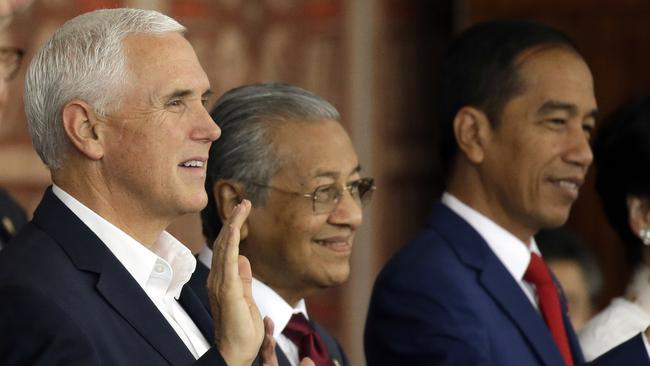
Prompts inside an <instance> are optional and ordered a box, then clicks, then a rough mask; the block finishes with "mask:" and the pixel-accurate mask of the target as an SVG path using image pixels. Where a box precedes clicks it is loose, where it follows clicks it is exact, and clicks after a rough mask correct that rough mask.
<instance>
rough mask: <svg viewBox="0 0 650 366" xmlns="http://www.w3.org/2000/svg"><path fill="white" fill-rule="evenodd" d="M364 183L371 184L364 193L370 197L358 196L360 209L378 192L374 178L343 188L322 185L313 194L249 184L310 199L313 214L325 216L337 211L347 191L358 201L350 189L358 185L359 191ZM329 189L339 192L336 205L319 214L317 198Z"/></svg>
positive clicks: (349, 184)
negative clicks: (333, 188) (321, 191)
mask: <svg viewBox="0 0 650 366" xmlns="http://www.w3.org/2000/svg"><path fill="white" fill-rule="evenodd" d="M363 181H366V182H368V183H369V185H368V190H367V191H366V193H364V196H366V195H368V194H370V196H367V197H368V198H366V199H365V200H364V198H363V197H362V196H361V195H359V196H358V197H359V198H358V202H359V204H360V207H363V206H364V205H366V204H368V203H369V202H370V200H371V199H372V193H373V192H374V191H375V190H377V186H376V185H375V179H374V178H372V177H363V178H359V179H357V180H355V181H353V182H350V183H348V184H346V185H344V186H343V187H342V188H341V185H340V184H337V183H332V184H325V185H321V186H318V187H316V188H314V191H313V192H311V193H303V192H295V191H289V190H286V189H282V188H278V187H274V186H271V185H268V184H262V183H257V182H249V183H251V184H253V185H255V186H257V187H260V188H268V189H272V190H275V191H278V192H281V193H286V194H291V195H295V196H299V197H304V198H310V199H311V201H312V212H313V213H314V214H324V213H331V212H333V211H334V210H335V209H336V207H337V206H338V205H339V203H340V202H341V197H343V192H345V191H347V192H348V193H350V196H351V197H352V198H353V199H354V200H355V201H356V200H357V198H355V197H354V196H352V193H351V192H350V189H352V185H353V184H356V186H357V191H358V187H359V184H360V183H361V182H363ZM329 187H336V188H337V191H338V192H337V194H336V195H335V198H334V199H332V202H333V203H334V205H333V206H332V208H331V209H329V210H326V211H323V212H318V211H316V203H317V199H316V197H317V194H318V191H319V190H323V189H326V188H329ZM321 203H323V202H321Z"/></svg>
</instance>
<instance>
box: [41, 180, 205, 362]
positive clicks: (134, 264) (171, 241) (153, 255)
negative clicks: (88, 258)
mask: <svg viewBox="0 0 650 366" xmlns="http://www.w3.org/2000/svg"><path fill="white" fill-rule="evenodd" d="M52 192H53V193H54V194H55V195H56V196H57V197H58V198H59V199H60V200H61V201H62V202H63V204H65V205H66V206H67V207H68V208H69V209H70V210H71V211H72V212H73V213H74V214H75V215H76V216H77V217H79V219H80V220H81V221H82V222H83V223H84V224H85V225H86V226H88V228H89V229H90V230H91V231H92V232H93V233H95V235H97V237H98V238H99V239H100V240H101V241H102V242H103V243H104V244H105V245H106V246H107V247H108V249H109V250H110V251H111V252H112V253H113V255H115V257H116V258H117V260H119V261H120V263H122V265H123V266H124V268H126V270H127V271H128V272H129V273H130V274H131V276H132V277H133V279H134V280H135V281H136V282H137V283H138V285H140V287H142V289H143V290H144V292H145V293H146V294H147V296H149V298H150V299H151V300H152V301H153V303H154V304H155V305H156V307H157V308H158V310H160V312H161V313H162V315H163V316H164V317H165V319H166V320H167V322H168V323H169V325H170V326H171V327H172V328H173V329H174V331H175V332H176V334H178V336H179V337H180V338H181V340H182V341H183V343H185V345H186V346H187V348H188V349H189V351H190V352H191V353H192V355H194V357H195V358H197V359H198V358H199V357H200V356H202V355H203V354H204V353H205V352H206V351H207V350H208V349H209V348H210V345H209V344H208V341H207V340H206V339H205V337H204V336H203V335H202V334H201V331H200V330H199V329H198V328H197V326H196V325H195V324H194V321H192V319H191V318H190V317H189V315H187V313H186V312H185V310H184V309H183V307H181V305H180V304H179V303H178V301H177V300H178V298H179V297H180V293H181V290H182V288H183V285H185V283H187V281H188V280H189V279H190V276H191V275H192V273H193V272H194V269H195V268H196V259H194V256H193V255H192V253H191V252H190V250H189V249H187V247H185V246H184V245H183V244H181V242H179V241H178V240H176V238H174V237H173V236H171V235H170V234H169V233H167V232H166V231H164V232H163V233H162V234H161V235H160V237H159V238H158V239H157V240H156V242H155V243H154V244H153V245H152V247H151V248H149V249H148V248H147V247H146V246H144V245H143V244H141V243H139V242H138V241H136V240H135V239H133V238H132V237H131V236H129V235H128V234H126V233H125V232H124V231H122V230H120V229H119V228H117V227H116V226H115V225H113V224H111V223H110V222H108V221H106V220H105V219H104V218H102V217H101V216H99V215H98V214H96V213H95V212H94V211H92V210H91V209H89V208H88V207H86V206H85V205H84V204H82V203H81V202H79V201H78V200H77V199H75V198H74V197H72V196H71V195H70V194H68V193H67V192H65V191H63V190H62V189H61V188H60V187H58V186H57V185H54V186H53V187H52Z"/></svg>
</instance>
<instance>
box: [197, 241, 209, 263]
mask: <svg viewBox="0 0 650 366" xmlns="http://www.w3.org/2000/svg"><path fill="white" fill-rule="evenodd" d="M197 259H198V260H199V262H201V263H203V265H205V266H206V267H208V268H212V249H210V248H208V246H207V245H204V246H203V247H202V248H201V251H200V252H199V254H198V255H197Z"/></svg>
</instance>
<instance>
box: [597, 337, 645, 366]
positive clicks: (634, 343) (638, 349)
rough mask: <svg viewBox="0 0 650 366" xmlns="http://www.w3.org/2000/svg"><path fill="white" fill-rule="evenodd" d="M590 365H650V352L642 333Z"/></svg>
mask: <svg viewBox="0 0 650 366" xmlns="http://www.w3.org/2000/svg"><path fill="white" fill-rule="evenodd" d="M587 365H590V366H619V365H638V366H643V365H650V359H649V358H648V352H647V351H646V348H645V345H644V344H643V336H642V335H641V333H639V334H637V335H636V336H635V337H633V338H631V339H630V340H628V341H627V342H625V343H622V344H620V345H618V346H616V347H614V348H612V349H611V350H609V351H608V352H607V353H605V354H603V355H602V356H600V357H598V358H597V359H595V360H593V361H592V362H590V363H588V364H587Z"/></svg>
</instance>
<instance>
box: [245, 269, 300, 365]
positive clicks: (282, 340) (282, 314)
mask: <svg viewBox="0 0 650 366" xmlns="http://www.w3.org/2000/svg"><path fill="white" fill-rule="evenodd" d="M253 299H254V300H255V303H256V304H257V307H258V308H259V310H260V314H261V315H262V318H264V317H265V316H268V317H269V318H271V320H273V324H274V325H275V327H274V328H273V338H275V341H276V342H277V343H278V346H280V348H281V349H282V352H284V354H285V356H287V359H288V360H289V363H290V364H291V366H297V365H298V363H299V362H300V356H299V354H298V346H296V344H295V343H293V342H292V341H291V340H290V339H289V338H287V337H285V336H284V334H282V330H284V328H285V327H286V326H287V324H289V320H290V319H291V316H292V315H293V314H295V313H302V315H304V316H305V318H307V319H309V315H307V307H306V306H305V300H304V299H300V301H298V303H296V304H295V306H291V305H289V304H288V303H287V302H286V301H284V299H283V298H282V297H280V295H278V294H277V292H275V291H273V289H271V288H270V287H269V286H267V285H266V284H264V283H262V282H261V281H259V280H257V279H255V278H253Z"/></svg>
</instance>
